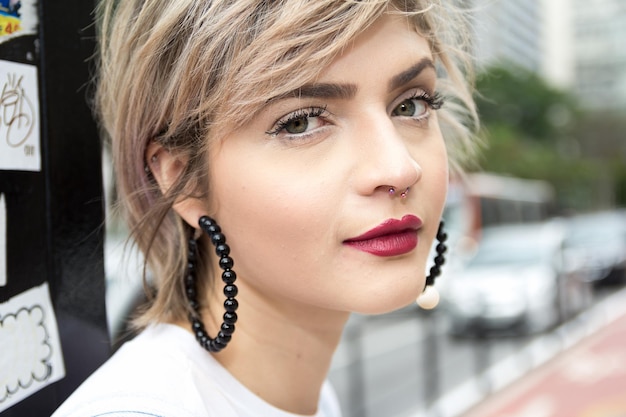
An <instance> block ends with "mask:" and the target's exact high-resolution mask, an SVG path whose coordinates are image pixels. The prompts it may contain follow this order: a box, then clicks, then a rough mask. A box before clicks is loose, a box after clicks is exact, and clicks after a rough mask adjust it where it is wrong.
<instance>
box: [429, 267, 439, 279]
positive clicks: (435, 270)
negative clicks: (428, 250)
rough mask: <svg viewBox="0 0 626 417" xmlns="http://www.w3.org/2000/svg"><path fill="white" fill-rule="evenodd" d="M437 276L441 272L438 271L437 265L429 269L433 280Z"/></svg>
mask: <svg viewBox="0 0 626 417" xmlns="http://www.w3.org/2000/svg"><path fill="white" fill-rule="evenodd" d="M439 274H441V270H440V269H439V267H438V266H437V265H435V266H433V267H432V268H430V275H431V276H432V277H433V278H436V277H438V276H439Z"/></svg>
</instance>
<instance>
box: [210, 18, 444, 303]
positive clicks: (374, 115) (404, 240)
mask: <svg viewBox="0 0 626 417" xmlns="http://www.w3.org/2000/svg"><path fill="white" fill-rule="evenodd" d="M435 81H436V74H435V70H434V67H433V65H432V55H431V52H430V49H429V47H428V44H427V42H426V41H425V40H424V39H423V38H422V37H420V36H419V35H418V34H416V33H415V32H414V31H412V30H410V29H409V25H408V23H407V21H406V20H405V18H403V17H399V16H391V15H386V16H385V17H383V18H381V19H380V20H379V21H377V22H376V24H375V25H373V26H372V27H371V28H369V29H368V30H367V31H366V32H365V33H363V34H362V35H361V36H360V37H358V38H357V39H356V41H355V42H354V43H353V44H351V45H349V47H348V48H346V49H345V50H344V52H343V54H342V55H340V56H338V57H337V58H336V59H335V60H334V61H333V62H332V64H331V65H330V66H329V67H328V68H326V69H325V70H324V71H323V72H322V73H321V76H320V78H319V79H318V80H316V82H315V83H312V84H308V85H304V86H302V88H301V89H300V90H298V91H295V92H294V93H293V94H292V95H286V96H281V97H277V98H275V99H272V100H269V101H268V102H267V104H266V106H265V107H264V108H263V109H262V111H261V112H260V114H259V115H258V116H255V117H254V118H251V119H250V120H249V121H248V122H247V123H245V124H243V125H242V126H240V127H238V128H237V129H235V130H234V131H232V133H231V134H230V135H229V136H228V137H227V138H225V140H224V141H223V142H221V143H220V144H219V145H218V146H216V147H214V148H213V149H212V150H211V153H210V155H209V158H210V161H209V162H210V167H211V178H212V183H211V192H212V196H213V198H214V200H213V201H212V202H213V203H216V205H215V208H216V210H215V212H214V213H212V214H213V216H214V217H215V218H216V219H217V221H218V222H219V223H220V225H221V226H222V229H223V230H224V232H225V234H226V236H227V238H228V243H229V245H230V246H231V249H232V250H231V253H232V256H233V258H234V259H235V268H234V269H235V270H236V271H237V274H238V277H239V279H238V285H239V287H240V295H239V296H238V298H239V300H240V302H241V303H245V302H249V301H245V300H246V299H247V298H252V297H253V298H256V299H257V300H263V301H266V302H270V303H273V305H276V303H283V304H284V305H285V306H287V305H291V306H294V305H295V306H302V307H304V306H305V305H306V306H310V307H319V308H325V309H332V310H340V311H355V312H360V313H382V312H387V311H390V310H394V309H397V308H400V307H402V306H405V305H407V304H408V303H410V302H411V301H413V300H415V298H416V297H417V296H418V295H419V294H420V292H421V291H422V289H423V287H424V279H425V278H424V276H425V268H426V262H427V257H428V253H429V249H430V246H431V244H432V240H433V237H434V235H435V233H436V230H437V226H438V224H439V219H440V215H441V212H442V209H443V205H444V201H445V195H446V190H447V180H448V177H447V175H448V166H447V156H446V150H445V147H444V142H443V139H442V135H441V132H440V129H439V124H438V122H437V115H436V112H435V109H434V108H436V107H437V105H438V102H437V99H436V97H435ZM253 93H254V92H251V94H253ZM433 107H434V108H433ZM391 187H394V189H395V193H393V194H392V193H390V188H391ZM407 188H409V191H408V193H406V197H402V196H401V193H402V192H403V191H405V190H406V189H407Z"/></svg>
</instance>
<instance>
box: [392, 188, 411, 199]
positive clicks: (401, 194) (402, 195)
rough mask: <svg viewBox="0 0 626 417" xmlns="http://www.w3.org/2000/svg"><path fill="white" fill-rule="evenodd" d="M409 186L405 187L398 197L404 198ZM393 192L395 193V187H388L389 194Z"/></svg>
mask: <svg viewBox="0 0 626 417" xmlns="http://www.w3.org/2000/svg"><path fill="white" fill-rule="evenodd" d="M410 188H411V187H406V189H405V190H404V191H402V192H401V193H400V198H406V196H407V194H408V193H409V189H410ZM395 194H396V187H389V195H391V196H393V195H395Z"/></svg>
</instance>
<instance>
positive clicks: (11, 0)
mask: <svg viewBox="0 0 626 417" xmlns="http://www.w3.org/2000/svg"><path fill="white" fill-rule="evenodd" d="M21 7H22V2H21V1H20V0H0V36H2V35H10V34H12V33H15V32H18V31H19V30H20V29H21V19H20V18H21V15H20V8H21Z"/></svg>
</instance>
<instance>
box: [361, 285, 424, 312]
mask: <svg viewBox="0 0 626 417" xmlns="http://www.w3.org/2000/svg"><path fill="white" fill-rule="evenodd" d="M423 288H424V278H422V279H421V280H414V282H412V283H411V284H410V285H394V286H391V288H386V289H385V290H380V289H379V290H378V291H372V292H371V293H370V294H367V295H365V296H364V298H365V300H363V303H362V305H361V306H359V307H361V308H358V309H355V310H353V312H355V313H359V314H367V315H379V314H386V313H391V312H393V311H396V310H399V309H401V308H404V307H406V306H408V305H410V304H412V303H414V302H415V300H416V299H417V297H418V296H419V295H420V294H421V293H422V290H423Z"/></svg>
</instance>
